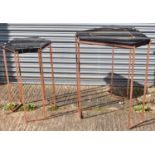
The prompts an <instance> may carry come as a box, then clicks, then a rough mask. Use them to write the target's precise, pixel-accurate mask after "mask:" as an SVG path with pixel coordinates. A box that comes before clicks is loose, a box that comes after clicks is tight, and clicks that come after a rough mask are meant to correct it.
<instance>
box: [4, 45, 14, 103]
mask: <svg viewBox="0 0 155 155" xmlns="http://www.w3.org/2000/svg"><path fill="white" fill-rule="evenodd" d="M2 52H3V62H4V68H5V79H6V82H7V93H8V99H9V102H10V103H11V102H12V101H13V98H12V91H11V90H12V85H11V83H10V79H9V74H8V63H7V58H6V52H5V49H3V48H2Z"/></svg>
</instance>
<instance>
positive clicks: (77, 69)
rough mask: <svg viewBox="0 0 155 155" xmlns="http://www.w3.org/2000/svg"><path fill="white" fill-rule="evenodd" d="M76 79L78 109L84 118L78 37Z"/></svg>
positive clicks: (77, 39)
mask: <svg viewBox="0 0 155 155" xmlns="http://www.w3.org/2000/svg"><path fill="white" fill-rule="evenodd" d="M76 81H77V108H78V109H77V110H78V114H79V117H80V118H83V115H82V110H81V91H80V42H79V38H76Z"/></svg>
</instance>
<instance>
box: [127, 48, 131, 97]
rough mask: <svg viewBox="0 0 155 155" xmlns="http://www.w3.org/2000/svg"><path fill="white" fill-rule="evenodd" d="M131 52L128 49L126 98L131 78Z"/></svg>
mask: <svg viewBox="0 0 155 155" xmlns="http://www.w3.org/2000/svg"><path fill="white" fill-rule="evenodd" d="M131 52H132V50H131V49H130V52H129V64H128V82H127V98H128V97H129V84H130V79H131V73H130V70H131Z"/></svg>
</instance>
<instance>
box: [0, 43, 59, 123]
mask: <svg viewBox="0 0 155 155" xmlns="http://www.w3.org/2000/svg"><path fill="white" fill-rule="evenodd" d="M49 49H50V64H51V80H52V86H51V87H52V94H53V95H52V99H53V101H52V105H53V104H54V106H56V88H55V81H54V65H53V51H52V45H51V44H50V45H49ZM2 50H3V59H4V66H5V77H6V80H7V86H8V95H11V93H10V90H11V84H10V81H9V75H8V65H7V60H6V50H8V49H4V48H3V49H2ZM42 50H43V49H41V48H39V49H38V62H39V70H40V81H41V95H42V113H43V118H39V119H35V120H28V113H27V111H26V106H25V104H26V103H25V97H24V89H23V83H22V75H21V67H20V60H19V52H18V51H13V54H14V60H15V64H16V77H17V85H18V95H19V102H20V104H22V105H23V106H24V118H25V122H29V121H36V120H43V119H45V118H46V108H45V106H46V102H47V100H46V89H45V80H44V70H43V60H42ZM9 100H12V98H11V97H10V96H9Z"/></svg>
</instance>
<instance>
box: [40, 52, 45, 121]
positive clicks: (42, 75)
mask: <svg viewBox="0 0 155 155" xmlns="http://www.w3.org/2000/svg"><path fill="white" fill-rule="evenodd" d="M38 60H39V69H40V81H41V95H42V106H43V108H42V113H43V116H44V118H45V117H46V110H45V105H46V92H45V81H44V70H43V61H42V49H38Z"/></svg>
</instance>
